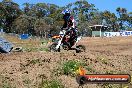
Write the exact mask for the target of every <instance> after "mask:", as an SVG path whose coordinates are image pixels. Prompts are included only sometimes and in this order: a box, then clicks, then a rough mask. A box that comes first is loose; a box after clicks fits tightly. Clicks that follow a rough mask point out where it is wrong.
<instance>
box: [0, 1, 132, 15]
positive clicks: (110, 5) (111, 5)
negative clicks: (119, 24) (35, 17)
mask: <svg viewBox="0 0 132 88" xmlns="http://www.w3.org/2000/svg"><path fill="white" fill-rule="evenodd" d="M0 1H2V0H0ZM12 1H14V2H16V3H18V4H19V5H20V6H21V7H22V4H23V3H25V2H28V3H31V4H35V3H40V2H44V3H52V4H56V5H59V6H65V5H67V4H68V3H73V2H75V1H77V0H12ZM87 1H88V2H89V3H92V4H94V5H95V7H96V8H98V9H99V10H100V11H105V10H108V11H111V12H114V13H116V8H117V7H122V8H126V9H127V10H128V12H130V11H131V12H132V0H87Z"/></svg>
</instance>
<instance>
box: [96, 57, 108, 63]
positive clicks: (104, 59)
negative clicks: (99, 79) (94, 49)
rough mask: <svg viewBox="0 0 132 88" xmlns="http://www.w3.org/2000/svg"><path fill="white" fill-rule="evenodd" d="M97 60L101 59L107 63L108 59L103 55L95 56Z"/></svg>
mask: <svg viewBox="0 0 132 88" xmlns="http://www.w3.org/2000/svg"><path fill="white" fill-rule="evenodd" d="M97 60H99V61H101V62H102V63H103V64H108V63H109V62H108V59H107V58H106V57H104V56H97Z"/></svg>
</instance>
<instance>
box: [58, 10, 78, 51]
mask: <svg viewBox="0 0 132 88" xmlns="http://www.w3.org/2000/svg"><path fill="white" fill-rule="evenodd" d="M62 14H63V19H64V24H63V27H62V28H61V31H60V33H59V34H60V35H65V34H66V32H67V31H68V30H70V29H72V30H73V32H74V36H75V41H76V39H77V33H78V31H77V28H76V23H75V19H74V17H73V16H71V11H70V10H69V9H66V10H63V11H62ZM60 43H61V40H60V42H59V44H58V45H57V46H56V49H58V48H59V45H60Z"/></svg>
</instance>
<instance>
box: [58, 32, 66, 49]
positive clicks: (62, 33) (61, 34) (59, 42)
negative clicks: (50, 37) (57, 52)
mask: <svg viewBox="0 0 132 88" xmlns="http://www.w3.org/2000/svg"><path fill="white" fill-rule="evenodd" d="M65 33H66V31H65V30H61V31H60V33H59V35H60V36H61V38H60V40H59V41H58V44H57V46H56V49H58V48H59V47H60V45H61V41H62V39H63V37H64V35H65Z"/></svg>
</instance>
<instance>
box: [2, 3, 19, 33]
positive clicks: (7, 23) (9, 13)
mask: <svg viewBox="0 0 132 88" xmlns="http://www.w3.org/2000/svg"><path fill="white" fill-rule="evenodd" d="M0 7H2V9H1V10H0V12H1V13H0V14H1V17H0V20H1V21H0V25H1V27H2V28H3V29H4V30H5V32H11V26H12V22H13V21H14V20H15V19H16V18H17V17H19V15H20V14H21V10H20V8H19V5H18V4H17V3H14V2H12V1H11V0H3V1H2V2H1V3H0Z"/></svg>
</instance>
